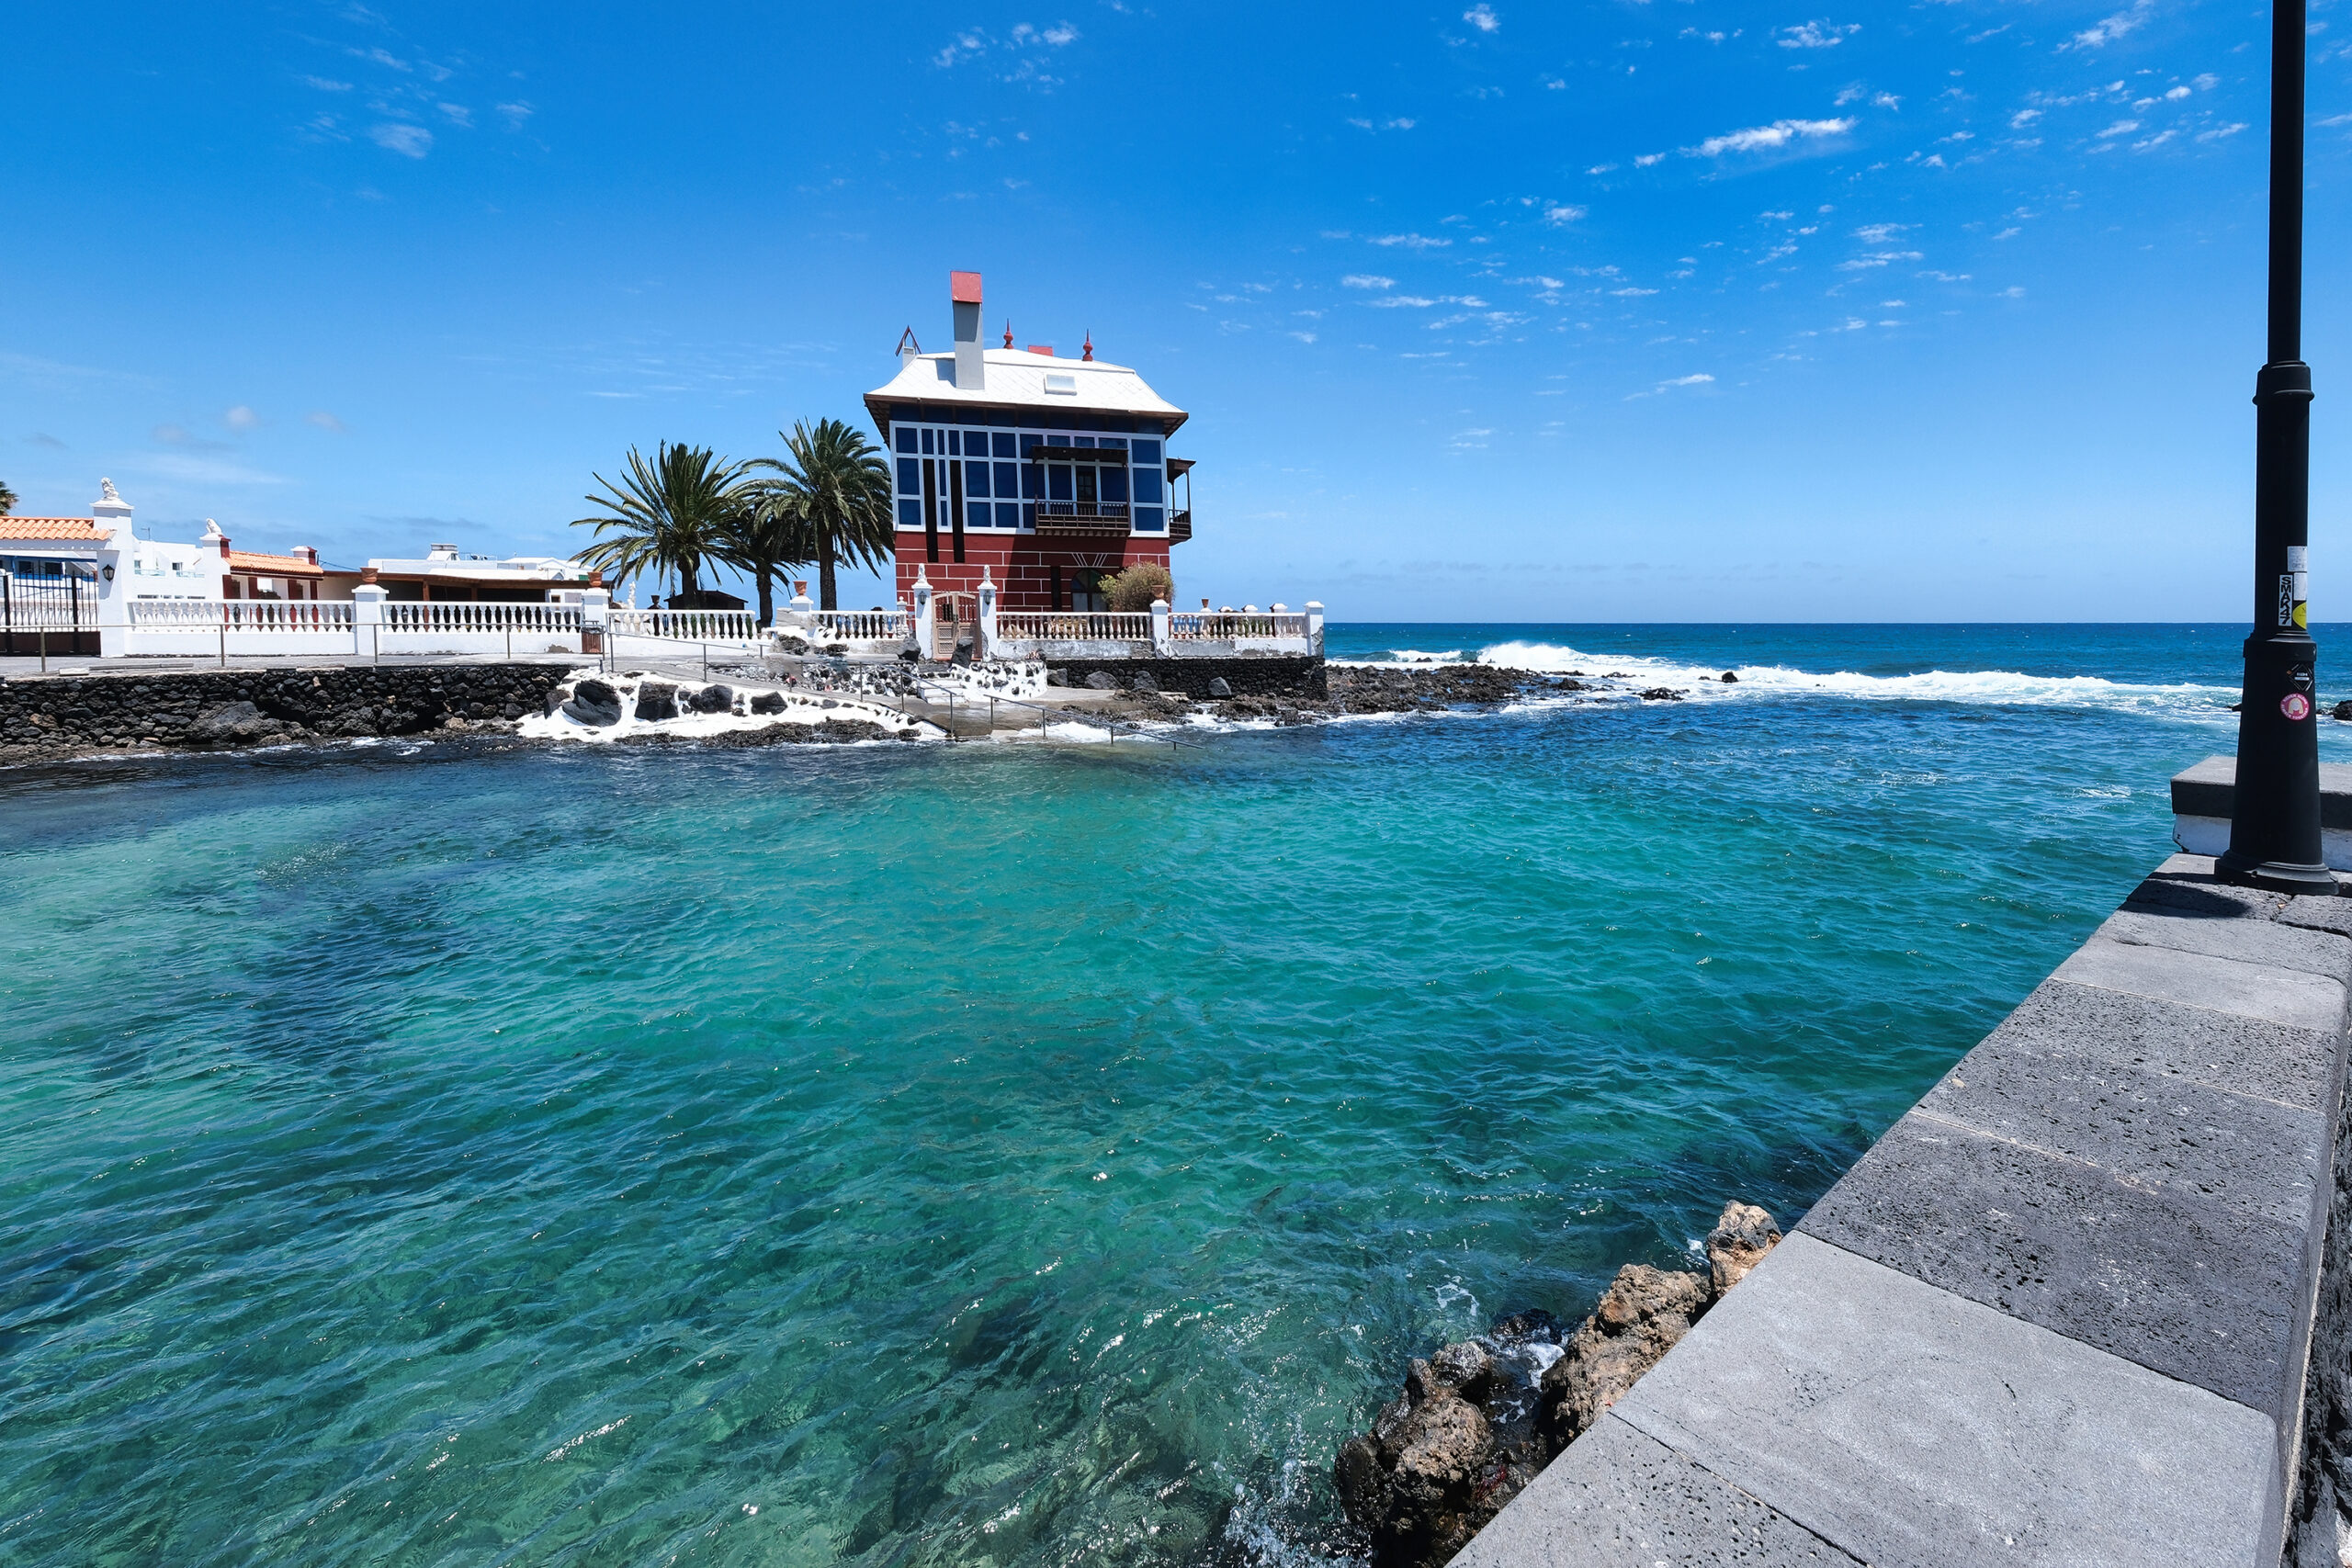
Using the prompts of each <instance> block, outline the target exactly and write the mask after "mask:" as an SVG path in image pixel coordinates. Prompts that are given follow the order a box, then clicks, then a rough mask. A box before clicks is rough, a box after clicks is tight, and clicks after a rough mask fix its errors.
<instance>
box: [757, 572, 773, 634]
mask: <svg viewBox="0 0 2352 1568" xmlns="http://www.w3.org/2000/svg"><path fill="white" fill-rule="evenodd" d="M774 572H775V568H774V567H772V566H770V565H768V564H767V562H765V561H762V562H761V563H760V567H759V579H760V625H762V626H774V625H775V586H774V584H773V582H772V581H771V577H772V574H773V573H774Z"/></svg>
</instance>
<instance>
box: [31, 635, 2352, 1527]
mask: <svg viewBox="0 0 2352 1568" xmlns="http://www.w3.org/2000/svg"><path fill="white" fill-rule="evenodd" d="M2340 633H2341V628H2338V629H2336V630H2335V631H2331V630H2330V629H2329V628H2323V629H2322V632H2321V636H2322V637H2323V641H2324V643H2326V642H2330V641H2331V639H2335V640H2334V645H2335V646H2342V643H2341V640H2340ZM2238 635H2239V634H2238V633H2237V631H2236V630H2235V629H2234V628H2230V627H2195V628H2191V627H2179V626H2162V627H2115V626H2096V627H2046V626H2035V627H1998V626H1996V627H1991V628H1973V629H1971V628H1951V627H1927V628H1920V627H1770V626H1766V627H1750V628H1730V627H1720V626H1705V627H1684V628H1673V627H1476V626H1408V627H1379V626H1355V627H1347V626H1342V627H1338V628H1335V629H1334V631H1333V633H1332V638H1331V647H1332V651H1333V652H1334V654H1335V655H1337V656H1341V657H1359V658H1370V657H1375V656H1383V657H1385V656H1393V655H1396V654H1397V653H1398V652H1400V651H1403V652H1408V653H1410V654H1415V655H1449V656H1464V655H1468V654H1474V653H1476V652H1477V651H1478V650H1479V649H1508V651H1509V655H1510V660H1511V661H1518V662H1527V663H1536V664H1545V665H1547V667H1550V668H1556V669H1563V670H1565V669H1583V670H1587V671H1591V672H1594V673H1600V672H1604V671H1611V670H1623V671H1627V672H1628V673H1636V674H1644V675H1645V676H1648V675H1654V676H1656V677H1657V679H1658V680H1659V681H1661V682H1674V681H1679V680H1680V679H1681V678H1682V677H1683V676H1685V675H1687V674H1688V673H1689V672H1691V671H1692V670H1695V669H1696V668H1699V667H1704V668H1708V669H1721V668H1732V667H1736V668H1738V669H1741V670H1742V671H1745V672H1746V674H1745V678H1744V679H1743V680H1742V681H1741V682H1739V683H1738V684H1737V685H1736V686H1735V687H1730V688H1724V687H1721V686H1720V685H1717V686H1715V687H1713V688H1711V689H1708V690H1706V691H1705V692H1704V693H1703V694H1702V696H1700V697H1694V698H1693V699H1692V700H1691V701H1688V702H1685V703H1681V704H1651V705H1629V704H1623V703H1614V704H1606V705H1589V706H1557V705H1554V706H1547V705H1536V706H1532V707H1530V708H1526V709H1522V710H1517V711H1513V712H1509V713H1505V714H1502V715H1494V716H1442V717H1426V716H1423V717H1412V718H1405V719H1385V720H1377V721H1363V722H1350V723H1344V724H1340V725H1335V726H1329V727H1322V728H1306V729H1284V730H1279V731H1274V730H1250V731H1238V732H1223V733H1203V734H1199V735H1195V736H1193V737H1192V739H1193V740H1195V741H1196V743H1197V744H1196V745H1195V746H1193V747H1192V748H1188V749H1183V750H1176V749H1170V748H1166V747H1149V746H1143V745H1136V746H1129V745H1124V744H1123V745H1121V746H1119V747H1116V748H1106V747H1102V746H1093V747H1056V748H1042V747H1037V746H1014V745H994V746H991V745H966V746H956V747H947V746H938V747H923V748H917V747H910V746H877V747H870V748H855V749H842V750H820V749H815V748H784V749H779V750H774V751H752V752H741V751H736V752H720V751H703V750H695V749H692V748H680V749H671V750H634V749H621V748H606V749H599V750H569V751H566V750H538V749H515V750H501V749H495V748H485V747H482V746H481V745H478V744H474V743H463V742H461V743H457V744H447V745H436V746H429V747H413V748H402V747H394V746H371V747H345V748H341V749H334V750H322V751H290V750H289V751H277V752H269V753H263V754H258V755H254V756H246V757H234V758H199V759H178V760H152V759H151V760H141V761H119V762H98V763H92V764H85V765H82V766H78V767H74V768H61V769H42V770H19V771H17V772H14V773H0V808H5V811H6V820H7V822H8V824H9V828H10V831H9V833H8V835H7V842H6V847H5V848H0V881H4V882H5V886H6V890H7V897H6V899H5V900H0V936H4V937H5V944H4V950H5V952H6V955H7V962H6V965H5V974H0V1001H5V1005H6V1010H7V1014H6V1016H7V1032H6V1046H5V1051H0V1125H5V1127H6V1129H7V1134H6V1138H5V1140H4V1141H0V1561H5V1562H25V1563H52V1562H57V1563H62V1562H77V1563H150V1562H153V1563H175V1564H188V1563H243V1562H300V1563H344V1562H351V1563H358V1562H411V1563H452V1564H455V1563H466V1564H473V1563H483V1564H487V1563H493V1562H597V1563H606V1562H609V1563H664V1562H724V1563H812V1564H813V1563H831V1562H861V1563H949V1562H954V1563H967V1562H997V1563H1005V1564H1012V1563H1023V1564H1069V1563H1076V1562H1119V1563H1163V1562H1164V1563H1190V1562H1220V1563H1224V1562H1232V1563H1241V1562H1315V1561H1323V1560H1335V1559H1339V1558H1342V1557H1344V1556H1345V1555H1346V1554H1347V1552H1348V1551H1349V1545H1350V1543H1349V1541H1348V1539H1347V1537H1346V1533H1345V1531H1344V1529H1342V1528H1340V1525H1339V1522H1338V1510H1337V1508H1336V1506H1335V1505H1334V1503H1333V1501H1332V1498H1331V1496H1330V1494H1329V1485H1328V1481H1327V1478H1326V1472H1327V1469H1328V1465H1329V1458H1330V1455H1331V1452H1332V1450H1333V1449H1334V1447H1335V1446H1336V1444H1337V1442H1338V1441H1339V1440H1340V1438H1341V1437H1342V1436H1344V1435H1345V1434H1346V1433H1347V1432H1348V1431H1349V1430H1351V1429H1352V1428H1353V1427H1355V1426H1357V1425H1358V1424H1359V1423H1360V1422H1361V1421H1362V1420H1363V1417H1364V1416H1365V1415H1366V1413H1367V1412H1368V1411H1369V1410H1370V1409H1371V1408H1372V1407H1373V1406H1374V1404H1376V1403H1378V1401H1379V1400H1381V1399H1382V1398H1384V1397H1385V1396H1386V1394H1387V1393H1389V1392H1390V1391H1391V1390H1392V1389H1393V1387H1394V1385H1395V1383H1396V1382H1397V1378H1398V1376H1399V1374H1400V1372H1401V1371H1402V1367H1403V1362H1404V1359H1405V1358H1406V1357H1408V1355H1411V1354H1414V1353H1417V1352H1420V1351H1423V1350H1426V1349H1427V1348H1429V1347H1430V1346H1431V1345H1432V1344H1434V1343H1436V1342H1437V1341H1439V1340H1440V1339H1442V1338H1443V1337H1449V1336H1458V1335H1460V1334H1463V1333H1465V1332H1469V1331H1473V1330H1476V1329H1477V1328H1480V1327H1483V1326H1484V1325H1485V1322H1486V1320H1487V1318H1488V1317H1489V1316H1491V1315H1493V1314H1498V1313H1500V1312H1504V1311H1508V1310H1511V1309H1514V1308H1517V1307H1521V1306H1527V1305H1542V1306H1548V1307H1551V1308H1552V1309H1554V1310H1555V1311H1558V1312H1561V1313H1562V1314H1570V1313H1581V1312H1582V1311H1585V1310H1587V1309H1588V1308H1589V1305H1590V1303H1591V1301H1592V1299H1593V1298H1594V1296H1595V1295H1596V1294H1597V1293H1598V1292H1599V1291H1600V1288H1601V1287H1602V1285H1603V1284H1604V1283H1605V1281H1606V1280H1607V1278H1608V1276H1609V1275H1610V1273H1611V1272H1612V1271H1613V1270H1614V1269H1615V1268H1616V1267H1617V1265H1618V1264H1620V1263H1622V1262H1625V1261H1629V1260H1634V1259H1643V1260H1648V1261H1653V1262H1658V1263H1669V1264H1670V1263H1673V1262H1676V1261H1677V1260H1679V1259H1681V1258H1687V1257H1688V1256H1689V1254H1690V1250H1691V1247H1692V1238H1693V1237H1695V1236H1697V1235H1700V1234H1701V1233H1702V1231H1703V1230H1704V1228H1705V1226H1706V1225H1707V1224H1708V1223H1709V1221H1710V1220H1711V1219H1712V1217H1713V1214H1714V1213H1715V1212H1716V1210H1717V1209H1719V1208H1720V1206H1721V1205H1722V1203H1723V1202H1724V1201H1725V1200H1726V1199H1728V1198H1731V1197H1741V1198H1748V1199H1753V1200H1757V1201H1762V1202H1765V1203H1766V1204H1768V1205H1770V1206H1771V1207H1773V1208H1774V1209H1775V1210H1776V1211H1777V1212H1778V1213H1781V1215H1782V1216H1783V1217H1784V1219H1785V1218H1793V1216H1794V1215H1796V1214H1797V1213H1801V1212H1802V1210H1803V1209H1804V1206H1805V1205H1806V1204H1807V1203H1808V1202H1810V1201H1812V1200H1813V1199H1814V1198H1815V1197H1817V1196H1818V1195H1819V1193H1820V1192H1821V1191H1822V1190H1824V1189H1825V1188H1826V1186H1827V1185H1828V1183H1829V1182H1830V1181H1832V1180H1833V1179H1835V1178H1836V1176H1837V1175H1838V1172H1839V1171H1840V1170H1841V1169H1842V1168H1844V1166H1845V1165H1846V1164H1847V1163H1848V1162H1849V1161H1850V1160H1851V1159H1852V1158H1853V1157H1854V1156H1856V1155H1857V1154H1858V1153H1859V1152H1860V1150H1861V1149H1862V1148H1863V1147H1864V1146H1866V1145H1867V1144H1868V1142H1869V1141H1870V1139H1871V1136H1872V1135H1873V1134H1876V1133H1877V1132H1878V1131H1879V1130H1881V1129H1882V1128H1883V1126H1884V1125H1885V1124H1886V1123H1887V1122H1889V1121H1891V1120H1892V1119H1893V1118H1894V1116H1895V1115H1897V1114H1898V1113H1899V1112H1900V1111H1902V1110H1903V1109H1904V1108H1905V1107H1906V1106H1907V1105H1908V1104H1909V1103H1910V1101H1911V1100H1913V1099H1914V1098H1916V1097H1917V1095H1918V1094H1919V1093H1920V1091H1921V1090H1923V1089H1925V1088H1926V1087H1927V1085H1928V1083H1929V1082H1931V1081H1932V1080H1933V1078H1934V1077H1936V1076H1937V1075H1938V1074H1939V1072H1940V1071H1941V1070H1942V1068H1943V1067H1944V1066H1947V1065H1948V1064H1949V1063H1950V1062H1951V1060H1952V1059H1953V1058H1954V1057H1955V1056H1957V1055H1959V1054H1960V1053H1961V1052H1962V1051H1963V1050H1965V1049H1966V1048H1967V1047H1968V1046H1969V1045H1970V1044H1971V1043H1973V1042H1974V1041H1975V1040H1976V1039H1977V1038H1978V1037H1979V1036H1980V1035H1981V1034H1982V1033H1983V1032H1985V1030H1986V1029H1988V1028H1989V1027H1990V1026H1991V1025H1992V1024H1993V1023H1994V1022H1995V1021H1997V1020H1998V1019H1999V1017H2000V1016H2001V1014H2002V1013H2003V1012H2004V1011H2005V1010H2007V1008H2008V1007H2010V1006H2011V1005H2012V1004H2014V1003H2015V1001H2016V1000H2017V999H2018V998H2019V997H2020V996H2022V995H2023V994H2024V992H2025V991H2026V990H2027V989H2029V988H2030V987H2031V986H2032V985H2033V984H2034V983H2035V982H2036V981H2037V980H2038V979H2039V978H2040V977H2041V976H2042V975H2043V974H2044V973H2046V972H2047V971H2048V970H2049V969H2050V967H2051V966H2052V965H2053V964H2055V963H2056V962H2057V961H2058V960H2059V959H2061V958H2062V957H2063V956H2064V954H2065V953H2066V952H2067V951H2068V950H2069V949H2070V948H2071V947H2072V946H2073V945H2074V944H2075V943H2076V942H2079V941H2080V940H2081V938H2082V937H2083V935H2084V934H2085V933H2086V931H2088V930H2089V929H2090V928H2091V927H2092V926H2093V925H2094V924H2096V923H2097V922H2098V920H2099V919H2101V918H2102V917H2103V916H2104V915H2105V914H2106V912H2107V911H2108V910H2109V909H2110V908H2112V907H2113V905H2114V904H2115V902H2116V900H2117V899H2118V898H2120V897H2121V896H2122V894H2123V893H2124V892H2125V891H2127V890H2128V889H2129V887H2130V886H2131V884H2132V882H2133V881H2134V880H2135V879H2136V878H2137V876H2138V875H2139V874H2142V873H2143V871H2145V870H2146V869H2147V868H2148V867H2149V866H2150V865H2152V864H2153V863H2154V862H2155V861H2156V860H2157V859H2159V858H2160V857H2161V856H2162V855H2164V854H2165V853H2166V852H2167V851H2168V849H2169V845H2168V843H2167V834H2168V831H2169V818H2168V815H2167V807H2166V802H2165V779H2166V777H2167V775H2169V774H2170V773H2172V772H2174V771H2175V770H2177V769H2178V768H2179V767H2181V766H2184V765H2185V764H2187V763H2188V762H2190V761H2195V760H2196V759H2197V758H2199V757H2200V756H2203V755H2205V754H2207V753H2209V752H2211V751H2214V750H2229V749H2230V747H2231V746H2232V744H2233V718H2232V716H2230V715H2229V714H2228V713H2227V712H2226V711H2225V710H2224V709H2223V708H2222V704H2225V703H2226V702H2228V701H2230V700H2231V697H2232V694H2231V693H2230V692H2229V691H2228V690H2227V688H2228V687H2230V686H2231V685H2233V683H2234V680H2235V674H2234V659H2235V653H2236V639H2237V637H2238ZM2322 685H2323V690H2324V691H2326V690H2329V688H2330V682H2328V680H2327V679H2326V678H2325V670H2324V667H2323V682H2322ZM1691 689H1692V690H1694V691H1697V690H1699V688H1698V687H1697V686H1696V685H1695V683H1692V685H1691ZM2324 729H2325V731H2326V733H2325V734H2324V745H2325V747H2326V748H2327V751H2326V754H2327V755H2329V756H2331V757H2338V756H2352V745H2348V744H2346V741H2345V739H2342V738H2343V737H2352V726H2342V727H2337V726H2334V725H2333V724H2329V725H2326V726H2324Z"/></svg>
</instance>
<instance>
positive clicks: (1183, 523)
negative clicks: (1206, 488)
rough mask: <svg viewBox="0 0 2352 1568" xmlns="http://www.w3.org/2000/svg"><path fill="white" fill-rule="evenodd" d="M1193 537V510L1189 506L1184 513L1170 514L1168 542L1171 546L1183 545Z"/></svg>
mask: <svg viewBox="0 0 2352 1568" xmlns="http://www.w3.org/2000/svg"><path fill="white" fill-rule="evenodd" d="M1192 536H1193V509H1192V508H1191V507H1189V506H1188V507H1186V508H1185V509H1184V510H1183V511H1182V512H1174V513H1169V517H1168V542H1169V543H1170V544H1171V545H1181V544H1182V543H1183V542H1184V541H1185V540H1187V539H1189V538H1191V537H1192Z"/></svg>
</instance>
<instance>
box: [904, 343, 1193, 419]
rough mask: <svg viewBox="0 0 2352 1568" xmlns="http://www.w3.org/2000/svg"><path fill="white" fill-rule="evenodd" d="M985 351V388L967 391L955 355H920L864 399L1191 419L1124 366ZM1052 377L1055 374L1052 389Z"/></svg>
mask: <svg viewBox="0 0 2352 1568" xmlns="http://www.w3.org/2000/svg"><path fill="white" fill-rule="evenodd" d="M981 353H982V354H983V355H986V358H987V364H988V371H987V377H988V385H987V386H986V387H984V388H981V389H977V390H967V389H965V388H962V387H958V386H957V385H956V356H955V355H953V354H919V355H913V356H911V357H910V358H909V359H907V360H905V361H903V362H902V363H901V364H900V365H899V373H898V374H897V375H896V376H893V377H891V378H890V379H889V380H888V382H886V383H884V384H883V385H881V386H879V387H876V388H875V389H874V390H872V391H870V392H868V393H866V394H865V399H866V401H867V402H868V403H885V402H926V403H969V404H971V405H973V406H974V407H976V408H986V407H1012V408H1035V409H1084V410H1087V411H1088V412H1096V413H1145V414H1157V415H1159V416H1160V417H1161V418H1163V419H1172V420H1174V421H1175V422H1176V423H1183V421H1184V419H1185V418H1186V417H1187V416H1186V415H1185V412H1184V411H1183V410H1182V409H1180V408H1178V407H1177V406H1176V405H1175V404H1174V403H1171V402H1170V401H1169V400H1167V399H1165V398H1163V397H1161V396H1160V395H1159V393H1158V392H1155V391H1153V390H1152V389H1151V388H1150V387H1149V386H1148V385H1147V384H1146V383H1145V381H1144V378H1142V377H1140V376H1138V375H1136V373H1135V371H1133V370H1132V369H1130V368H1128V367H1126V366H1125V365H1110V364H1106V363H1104V362H1103V361H1102V360H1100V359H1064V358H1062V357H1061V356H1060V355H1053V356H1050V357H1049V356H1047V355H1042V354H1031V353H1030V352H1028V351H1027V350H1026V349H1020V348H989V349H983V350H982V351H981ZM1048 377H1051V378H1053V379H1052V381H1051V383H1050V386H1051V389H1050V390H1049V389H1048V385H1049V384H1048V381H1047V379H1046V378H1048ZM1065 388H1067V390H1065ZM877 412H878V411H877Z"/></svg>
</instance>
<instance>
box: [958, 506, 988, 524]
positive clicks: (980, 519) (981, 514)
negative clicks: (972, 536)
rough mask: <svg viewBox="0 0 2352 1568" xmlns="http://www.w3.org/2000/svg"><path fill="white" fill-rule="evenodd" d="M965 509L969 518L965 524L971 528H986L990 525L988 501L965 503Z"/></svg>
mask: <svg viewBox="0 0 2352 1568" xmlns="http://www.w3.org/2000/svg"><path fill="white" fill-rule="evenodd" d="M964 511H965V514H966V516H967V518H968V519H969V521H967V523H966V525H965V526H967V527H969V528H985V527H987V526H988V525H989V503H988V502H985V501H971V502H965V503H964Z"/></svg>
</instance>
